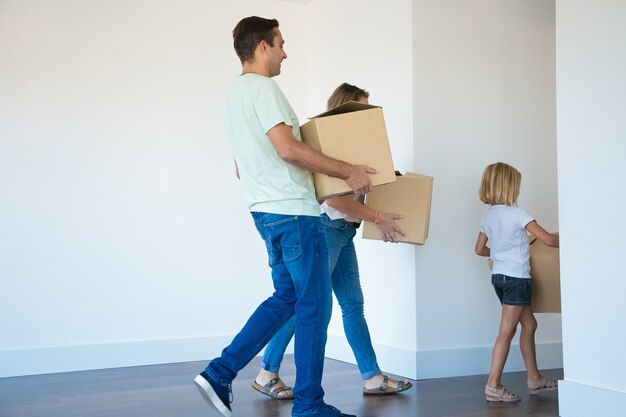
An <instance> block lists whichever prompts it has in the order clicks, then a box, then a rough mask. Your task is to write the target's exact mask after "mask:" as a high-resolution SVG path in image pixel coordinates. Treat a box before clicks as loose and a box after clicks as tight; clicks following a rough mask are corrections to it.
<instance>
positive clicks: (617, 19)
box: [556, 0, 626, 417]
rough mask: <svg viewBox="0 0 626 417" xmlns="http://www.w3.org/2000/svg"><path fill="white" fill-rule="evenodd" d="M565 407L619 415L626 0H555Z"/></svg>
mask: <svg viewBox="0 0 626 417" xmlns="http://www.w3.org/2000/svg"><path fill="white" fill-rule="evenodd" d="M556 11H557V13H556V28H557V32H556V33H557V38H556V39H557V44H556V45H557V80H558V82H557V87H558V88H557V109H558V110H557V120H558V126H557V127H558V147H559V201H560V212H559V215H560V219H561V233H562V238H561V242H562V244H561V275H562V277H563V280H562V287H561V292H562V294H563V360H564V365H565V377H564V381H562V382H561V383H560V384H559V415H561V416H563V417H583V416H591V415H593V416H623V415H624V410H626V381H625V380H624V374H626V361H624V353H623V352H624V344H625V343H626V337H625V336H624V322H626V309H624V293H626V281H625V280H624V271H623V269H624V268H623V257H624V250H625V249H626V245H624V235H625V234H626V221H624V212H625V211H626V199H625V198H624V178H626V167H625V165H624V155H626V124H625V122H624V121H625V120H626V79H625V78H624V74H626V54H625V53H624V52H625V51H626V27H625V26H624V21H626V4H625V3H624V2H616V1H610V0H600V1H597V2H594V3H593V4H589V3H588V2H585V1H557V7H556Z"/></svg>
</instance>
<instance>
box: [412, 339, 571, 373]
mask: <svg viewBox="0 0 626 417" xmlns="http://www.w3.org/2000/svg"><path fill="white" fill-rule="evenodd" d="M536 348H537V365H538V366H539V369H557V368H562V367H563V349H562V344H561V342H553V343H538V344H537V346H536ZM492 349H493V347H492V346H481V347H473V348H472V347H468V348H457V349H440V350H426V351H420V352H417V379H430V378H447V377H454V376H466V375H480V374H487V373H489V367H490V365H491V351H492ZM525 369H526V368H525V367H524V361H523V360H522V354H521V353H520V349H519V345H511V350H510V352H509V357H508V358H507V361H506V366H505V367H504V372H518V371H524V370H525Z"/></svg>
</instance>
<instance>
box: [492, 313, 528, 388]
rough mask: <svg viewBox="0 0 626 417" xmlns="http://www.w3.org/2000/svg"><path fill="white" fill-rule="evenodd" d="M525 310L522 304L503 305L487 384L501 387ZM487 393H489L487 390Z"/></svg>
mask: <svg viewBox="0 0 626 417" xmlns="http://www.w3.org/2000/svg"><path fill="white" fill-rule="evenodd" d="M523 310H524V308H523V307H522V306H511V305H506V304H504V305H503V306H502V317H501V319H500V330H499V332H498V337H497V338H496V343H495V345H494V346H493V351H492V353H491V369H490V370H489V379H488V380H487V385H489V386H491V387H494V388H499V387H500V385H501V384H500V378H501V377H502V371H503V369H504V364H505V363H506V358H507V357H508V356H509V350H510V348H511V340H513V336H515V331H516V329H517V324H518V323H519V322H520V317H521V315H522V312H523ZM485 394H487V392H486V391H485Z"/></svg>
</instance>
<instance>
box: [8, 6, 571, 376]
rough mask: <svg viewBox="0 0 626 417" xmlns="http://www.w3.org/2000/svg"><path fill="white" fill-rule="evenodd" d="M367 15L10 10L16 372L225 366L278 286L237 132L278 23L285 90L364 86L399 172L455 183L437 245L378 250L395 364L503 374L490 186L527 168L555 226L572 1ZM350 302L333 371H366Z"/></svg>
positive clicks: (297, 98)
mask: <svg viewBox="0 0 626 417" xmlns="http://www.w3.org/2000/svg"><path fill="white" fill-rule="evenodd" d="M544 3H545V4H544ZM174 4H175V5H174ZM363 4H364V2H363V1H359V0H345V1H341V2H333V1H331V0H314V1H311V2H309V3H306V2H305V3H304V4H297V2H288V1H275V0H274V1H272V0H263V1H259V0H247V1H238V2H231V3H228V2H226V3H225V2H217V1H200V0H197V1H192V0H183V1H178V2H176V3H173V2H171V1H167V0H156V1H152V0H133V1H130V2H129V1H121V0H116V1H109V2H87V3H86V2H81V1H78V0H58V1H56V2H40V1H36V0H22V1H17V0H5V1H3V2H2V5H1V6H0V56H2V57H3V62H2V65H1V66H0V91H2V95H0V199H1V202H0V249H1V250H0V279H1V280H2V288H3V291H2V292H0V334H2V335H3V336H2V338H0V376H6V375H20V374H29V373H44V372H56V371H65V370H73V369H90V368H98V367H111V366H124V365H139V364H149V363H162V362H175V361H187V360H202V359H208V358H211V357H213V356H214V355H217V354H218V353H219V352H220V350H221V348H223V346H224V345H225V344H226V343H227V342H228V341H229V340H230V338H231V337H232V336H233V335H234V333H235V332H236V331H238V330H239V329H240V328H241V326H242V324H243V322H244V320H245V319H246V318H247V317H248V315H249V314H250V312H251V311H252V309H253V308H255V307H256V306H257V305H258V303H259V302H260V301H261V300H262V299H264V298H265V297H266V296H267V295H269V293H270V291H271V286H270V280H269V279H268V269H267V267H266V255H265V251H264V248H263V245H262V242H261V240H260V239H259V237H258V236H257V235H256V232H255V231H254V228H253V226H252V223H251V221H250V219H249V215H248V214H247V212H246V208H245V205H244V202H243V198H242V195H241V192H240V189H239V188H238V187H239V185H238V183H237V181H236V180H235V179H234V176H233V174H232V162H231V157H230V149H229V147H228V144H227V141H226V139H225V137H224V135H223V128H222V119H223V117H222V108H223V106H222V103H223V100H224V97H225V95H226V89H227V87H228V84H229V80H230V78H231V77H233V76H235V75H236V74H237V73H238V72H239V71H240V65H239V62H238V60H237V58H236V56H235V54H234V52H233V51H232V39H231V34H230V33H231V30H232V28H233V26H234V25H235V23H236V22H237V21H238V20H239V19H240V18H241V17H243V16H247V15H251V14H257V15H261V16H266V17H276V18H278V19H279V21H280V22H281V29H282V32H283V34H284V36H285V39H286V44H285V48H286V51H287V54H288V56H289V58H288V59H287V60H286V61H285V62H284V64H283V74H281V75H280V76H279V77H277V79H276V80H277V82H278V83H279V84H280V85H281V87H282V88H283V90H284V91H285V93H286V95H287V97H289V99H290V101H291V103H292V105H293V106H294V109H295V110H296V112H297V113H298V115H299V116H300V118H301V121H304V120H305V117H306V116H311V115H314V114H317V113H319V112H320V111H322V110H323V108H324V106H325V100H326V98H327V96H328V95H329V94H330V92H331V91H332V90H333V89H334V88H335V87H336V85H338V84H339V83H341V82H344V81H348V82H352V83H354V84H357V85H359V86H362V87H364V88H366V89H368V90H369V91H370V92H371V97H370V98H371V102H372V103H374V104H379V105H382V106H383V108H384V112H385V118H386V121H387V127H388V131H389V136H390V141H391V148H392V153H393V156H394V161H395V165H396V168H397V169H399V170H401V171H410V170H412V171H416V172H420V173H424V174H429V175H433V176H434V177H435V193H434V196H433V210H432V219H431V229H430V238H429V240H428V241H427V243H426V245H424V246H422V247H413V246H410V245H404V244H401V245H387V244H384V243H382V242H375V241H361V240H357V246H358V249H357V250H358V251H359V257H360V264H361V273H362V282H363V287H364V292H365V297H366V316H367V318H368V321H369V324H370V331H371V333H372V337H373V341H374V344H375V348H376V351H377V354H378V358H379V362H380V364H381V367H382V368H383V370H385V371H387V372H393V373H397V374H400V375H404V376H407V377H412V378H415V377H418V376H419V377H432V376H447V375H453V374H454V375H461V374H467V373H484V372H486V371H487V369H488V365H489V352H490V349H491V344H492V343H493V339H494V338H495V333H496V329H497V322H498V314H499V306H498V305H497V301H496V300H495V297H494V296H493V295H492V293H491V288H490V286H489V283H488V274H487V272H486V270H485V267H484V261H483V260H481V259H478V258H477V257H476V256H474V255H473V245H474V239H475V236H476V233H477V228H478V219H479V217H480V213H481V212H482V210H483V209H484V207H483V206H482V205H481V204H480V202H479V201H478V199H477V198H476V189H477V185H478V179H479V177H480V174H481V172H482V169H483V167H484V165H486V164H487V163H489V162H492V161H493V160H496V159H502V160H508V161H509V162H511V163H513V164H515V165H516V166H517V167H518V168H519V169H520V170H521V171H522V172H523V173H524V189H523V191H522V198H521V200H520V203H521V204H522V205H523V206H524V207H526V208H527V209H528V210H529V211H530V212H531V213H532V214H534V215H535V216H536V217H537V218H538V219H539V220H540V222H541V223H542V224H543V225H545V226H546V227H547V228H549V229H556V228H557V224H558V222H557V218H556V211H557V208H556V166H555V155H556V154H555V138H554V136H555V132H554V131H555V126H554V79H553V72H554V33H553V30H554V27H553V21H554V16H553V13H554V10H553V8H552V6H550V5H551V3H550V2H543V1H532V2H528V1H525V2H522V1H513V0H510V1H506V2H501V1H495V0H493V1H480V2H476V1H472V2H450V1H414V2H411V1H409V0H401V1H396V2H392V3H390V2H382V1H378V0H369V1H368V2H367V3H366V4H367V7H364V6H363ZM468 16H472V18H471V19H468V18H467V17H468ZM338 310H339V309H338V308H336V309H335V310H334V311H335V315H334V317H333V321H332V323H331V327H330V330H329V333H330V337H329V344H328V349H327V351H328V356H331V357H335V358H339V359H343V360H347V361H353V360H354V359H353V356H352V354H351V352H350V350H349V348H348V347H347V343H346V342H345V339H344V338H343V334H342V333H343V332H342V329H341V324H340V319H339V311H338ZM558 320H559V316H548V317H540V324H541V328H540V333H539V336H538V342H539V345H540V346H539V347H540V354H541V353H542V352H544V351H545V353H547V354H546V355H543V356H540V364H541V365H546V362H543V363H541V360H545V359H542V358H548V359H549V360H550V361H549V362H547V365H546V366H550V367H556V366H559V365H560V327H559V323H558ZM512 356H513V357H512V360H511V368H510V369H517V368H518V367H519V359H518V358H517V359H516V357H515V354H512Z"/></svg>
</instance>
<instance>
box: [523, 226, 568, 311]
mask: <svg viewBox="0 0 626 417" xmlns="http://www.w3.org/2000/svg"><path fill="white" fill-rule="evenodd" d="M530 239H531V242H530V247H529V248H530V276H531V277H532V278H533V297H532V304H531V306H532V309H533V312H534V313H560V312H561V273H560V263H559V248H552V247H550V246H546V245H544V244H543V243H542V242H541V241H540V240H539V239H537V238H536V237H534V236H531V237H530Z"/></svg>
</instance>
